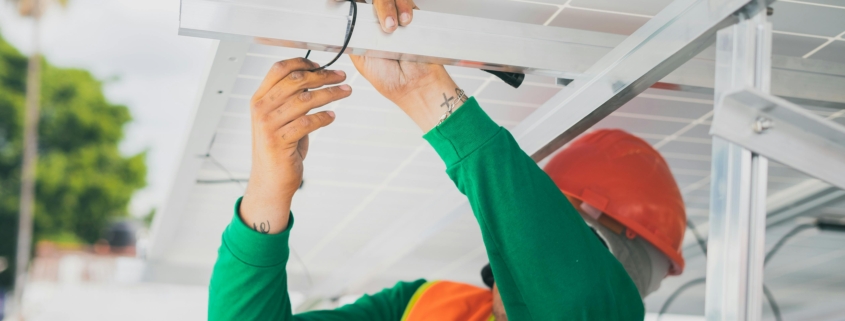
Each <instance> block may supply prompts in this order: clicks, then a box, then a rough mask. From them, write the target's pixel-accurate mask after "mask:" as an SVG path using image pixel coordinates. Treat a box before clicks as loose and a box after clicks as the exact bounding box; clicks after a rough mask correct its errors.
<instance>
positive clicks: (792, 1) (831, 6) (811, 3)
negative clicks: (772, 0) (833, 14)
mask: <svg viewBox="0 0 845 321" xmlns="http://www.w3.org/2000/svg"><path fill="white" fill-rule="evenodd" d="M780 1H783V2H791V3H797V4H803V5H808V6H817V7H826V8H836V9H845V7H843V6H837V5H832V4H824V3H815V2H806V1H797V0H780Z"/></svg>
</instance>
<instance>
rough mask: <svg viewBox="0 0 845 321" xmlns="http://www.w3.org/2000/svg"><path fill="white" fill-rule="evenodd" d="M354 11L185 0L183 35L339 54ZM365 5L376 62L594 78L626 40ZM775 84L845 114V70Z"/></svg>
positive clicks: (806, 64) (698, 71) (690, 77)
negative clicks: (380, 15) (386, 17)
mask: <svg viewBox="0 0 845 321" xmlns="http://www.w3.org/2000/svg"><path fill="white" fill-rule="evenodd" d="M688 2H689V1H688ZM746 2H747V0H746ZM347 6H348V4H347V3H344V2H340V3H336V2H334V1H295V0H282V1H259V0H249V1H238V2H223V1H214V0H182V10H181V14H180V18H181V21H180V28H179V34H181V35H187V36H195V37H204V38H212V39H225V40H228V41H237V42H250V43H259V44H264V45H273V46H286V47H294V48H303V49H305V48H307V49H312V50H322V51H334V52H337V51H338V50H339V49H340V46H341V45H342V41H343V32H342V31H339V30H345V23H346V21H347V20H346V19H347V18H346V15H347V14H348V9H347ZM359 6H360V7H359V10H358V11H359V12H358V23H357V26H356V27H355V34H354V35H353V37H352V41H351V43H350V48H352V49H349V51H350V52H352V51H354V52H355V53H356V54H365V55H370V56H375V57H388V58H395V59H401V60H418V61H430V62H438V63H442V64H448V65H459V66H465V67H474V68H481V67H484V68H487V69H498V70H510V71H515V70H518V71H523V72H526V73H538V74H547V75H548V74H550V75H551V76H555V77H562V78H568V79H579V80H581V81H586V80H589V79H587V78H585V75H584V72H586V71H587V69H588V68H590V67H591V66H593V65H594V64H595V63H596V62H598V60H599V58H600V57H603V56H605V55H606V54H607V53H609V52H610V51H611V50H612V49H613V48H615V47H617V46H618V45H619V44H620V43H621V42H622V41H623V40H625V37H624V36H621V35H616V34H608V33H600V32H591V31H583V30H575V29H566V28H556V27H544V26H538V25H531V24H525V23H518V22H511V21H499V20H491V19H483V18H476V17H465V16H457V15H452V14H444V13H437V12H428V11H417V12H415V13H414V22H413V23H412V24H411V25H410V26H407V27H402V28H399V29H398V30H397V31H396V32H395V33H394V34H393V35H387V34H385V33H383V32H382V31H381V29H380V27H379V25H378V22H377V20H376V17H375V15H374V14H373V10H372V6H371V5H367V4H360V5H359ZM423 9H424V8H423ZM669 40H671V39H669ZM550 53H554V54H550ZM714 65H715V61H714V57H712V56H710V55H709V54H707V53H704V54H701V55H698V56H697V57H695V58H693V59H691V60H690V61H688V62H687V63H686V64H684V65H683V66H681V67H680V68H678V69H676V70H674V71H672V72H671V73H670V74H669V75H668V76H666V77H665V78H663V79H662V80H661V85H664V87H668V88H670V89H681V90H684V89H699V88H704V89H712V88H713V82H714V74H713V70H714ZM772 79H773V80H774V84H773V88H772V93H773V94H775V95H778V96H781V97H784V98H787V99H790V100H791V101H793V102H796V103H809V104H811V105H815V106H830V107H834V108H843V109H845V91H843V90H841V88H843V87H845V64H837V63H832V62H826V61H819V60H813V59H801V58H794V57H778V56H775V57H774V61H773V71H772ZM661 88H662V87H661ZM708 92H711V93H712V90H709V91H708ZM831 102H832V103H833V105H830V104H829V103H831Z"/></svg>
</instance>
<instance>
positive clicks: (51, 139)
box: [0, 38, 147, 287]
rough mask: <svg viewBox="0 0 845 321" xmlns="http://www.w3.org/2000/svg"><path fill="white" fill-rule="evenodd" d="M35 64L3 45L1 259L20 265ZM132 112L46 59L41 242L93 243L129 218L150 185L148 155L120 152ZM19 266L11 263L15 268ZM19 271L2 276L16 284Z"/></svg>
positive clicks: (38, 211) (38, 219) (0, 281)
mask: <svg viewBox="0 0 845 321" xmlns="http://www.w3.org/2000/svg"><path fill="white" fill-rule="evenodd" d="M26 69H27V57H25V56H23V55H21V54H20V53H19V52H18V51H17V50H16V49H14V48H13V47H12V46H10V45H9V44H8V43H6V42H5V41H4V40H3V39H2V38H0V256H5V257H9V258H14V247H15V242H16V235H15V234H16V229H17V216H18V206H19V199H18V197H19V194H20V172H21V153H22V146H23V137H22V136H23V115H24V102H25V89H26ZM130 120H131V116H130V115H129V110H128V109H127V108H126V107H125V106H120V105H114V104H111V103H109V102H108V101H106V99H105V97H104V96H103V93H102V83H101V82H100V81H98V80H96V79H94V77H93V76H91V74H90V73H88V72H87V71H84V70H78V69H64V68H57V67H55V66H51V65H49V64H48V63H47V62H46V61H43V60H42V87H41V119H40V123H39V149H38V157H39V159H38V167H37V183H36V184H37V185H36V208H35V217H34V222H35V239H36V240H41V239H56V238H58V239H61V240H62V241H69V242H70V241H72V242H85V243H93V242H95V241H96V240H97V239H98V238H100V237H101V233H102V230H103V229H104V228H105V227H106V225H107V224H108V223H109V222H110V221H111V220H113V219H114V218H117V217H123V216H126V215H127V205H128V203H129V200H130V198H131V197H132V194H133V193H134V192H135V191H136V190H138V189H140V188H142V187H143V186H144V185H145V184H146V182H145V177H146V171H147V168H146V164H145V157H146V155H145V153H139V154H137V155H133V156H129V157H124V156H122V155H121V154H120V152H119V150H118V143H119V142H120V140H121V139H122V138H123V126H124V125H125V124H126V123H128V122H129V121H130ZM12 264H14V262H10V265H12ZM12 270H13V269H11V268H10V269H9V270H6V271H5V272H3V273H0V287H4V286H6V287H8V286H9V285H11V281H12V275H13V273H14V271H12Z"/></svg>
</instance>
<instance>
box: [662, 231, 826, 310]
mask: <svg viewBox="0 0 845 321" xmlns="http://www.w3.org/2000/svg"><path fill="white" fill-rule="evenodd" d="M802 226H809V227H814V226H815V225H814V224H803V225H799V226H796V227H795V228H794V229H793V230H792V231H790V232H789V233H786V235H784V237H783V238H781V239H780V241H778V243H777V244H775V246H774V247H772V249H771V250H769V253H768V254H766V259H765V261H764V262H763V266H765V265H766V263H765V262H768V261H769V258H771V255H773V254H774V253H775V252H777V250H778V249H779V248H780V247H781V246H783V243H784V242H786V241H785V239H786V238H787V237H792V235H795V234H797V233H798V232H800V231H802V230H804V229H806V228H800V227H802ZM687 228H689V229H690V231H691V232H692V235H693V236H694V237H695V240H696V242H698V246H699V247H701V252H702V253H704V257H707V242H705V240H704V238H703V237H702V236H701V235H700V234H698V228H696V226H695V224H694V223H693V222H692V221H691V220H689V219H687ZM799 228H800V229H799ZM796 230H797V232H796ZM704 281H705V278H698V279H694V280H691V281H689V282H687V283H684V284H683V285H681V286H680V287H678V288H677V289H676V290H675V292H672V294H671V295H669V298H667V299H666V302H663V306H662V307H661V308H660V312H658V313H657V320H660V317H661V316H663V314H664V313H666V310H668V309H669V306H670V305H672V302H674V301H675V299H676V298H677V297H678V296H680V295H681V294H682V293H683V292H684V291H686V290H687V289H689V288H690V287H692V286H693V285H696V284H698V283H702V282H704ZM763 293H764V294H765V295H766V301H768V302H769V307H771V308H772V314H774V316H775V320H777V321H783V318H782V316H781V314H780V306H779V305H778V303H777V301H775V296H774V295H772V293H771V291H769V288H768V287H767V286H766V284H763Z"/></svg>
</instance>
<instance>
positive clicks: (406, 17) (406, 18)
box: [399, 12, 411, 23]
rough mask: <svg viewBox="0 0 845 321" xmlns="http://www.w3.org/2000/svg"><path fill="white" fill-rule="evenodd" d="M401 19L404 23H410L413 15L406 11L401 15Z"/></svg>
mask: <svg viewBox="0 0 845 321" xmlns="http://www.w3.org/2000/svg"><path fill="white" fill-rule="evenodd" d="M399 21H402V23H408V22H409V21H411V15H409V14H408V13H407V12H405V13H403V14H402V15H401V16H399Z"/></svg>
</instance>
